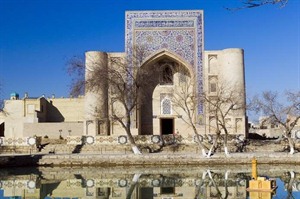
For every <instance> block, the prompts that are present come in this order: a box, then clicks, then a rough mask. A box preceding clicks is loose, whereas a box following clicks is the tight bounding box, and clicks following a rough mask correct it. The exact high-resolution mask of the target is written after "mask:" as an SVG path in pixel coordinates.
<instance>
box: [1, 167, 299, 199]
mask: <svg viewBox="0 0 300 199" xmlns="http://www.w3.org/2000/svg"><path fill="white" fill-rule="evenodd" d="M292 167H293V169H292V170H291V167H287V166H282V165H281V166H280V165H277V166H276V165H274V166H271V165H259V166H258V170H259V175H260V176H268V177H272V178H276V179H277V180H276V181H277V185H278V188H277V189H276V191H275V192H274V193H273V194H271V193H268V192H251V193H249V192H247V190H246V188H247V187H248V186H249V180H250V179H251V166H249V165H234V166H224V165H223V166H213V167H212V166H197V167H188V166H186V167H167V168H157V167H134V168H123V167H114V168H95V167H92V168H87V167H86V168H49V167H46V168H22V169H1V170H0V198H1V199H3V198H5V199H7V198H12V197H13V198H27V199H29V198H31V199H33V198H47V199H48V198H55V199H58V198H62V199H67V198H69V199H71V198H73V199H75V198H76V199H79V198H82V199H83V198H84V199H92V198H95V199H112V198H113V199H121V198H122V199H123V198H126V199H158V198H159V199H175V198H176V199H200V198H201V199H202V198H224V199H225V198H227V199H233V198H234V199H248V198H251V199H255V198H261V199H262V198H266V199H267V198H268V199H271V198H280V199H281V198H300V194H299V193H300V192H299V190H300V175H299V172H300V166H292Z"/></svg>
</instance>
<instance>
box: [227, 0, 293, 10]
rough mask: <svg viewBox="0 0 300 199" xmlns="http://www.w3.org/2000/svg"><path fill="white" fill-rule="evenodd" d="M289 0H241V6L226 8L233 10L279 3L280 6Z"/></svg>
mask: <svg viewBox="0 0 300 199" xmlns="http://www.w3.org/2000/svg"><path fill="white" fill-rule="evenodd" d="M288 1H289V0H241V3H242V6H240V7H236V8H226V9H227V10H231V11H235V10H240V9H245V8H256V7H260V6H264V5H270V4H273V5H279V7H280V8H282V7H284V6H286V4H287V3H288Z"/></svg>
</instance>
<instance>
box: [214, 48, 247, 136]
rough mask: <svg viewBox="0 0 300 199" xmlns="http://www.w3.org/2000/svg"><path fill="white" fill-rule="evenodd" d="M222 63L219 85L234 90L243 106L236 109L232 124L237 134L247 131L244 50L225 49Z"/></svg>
mask: <svg viewBox="0 0 300 199" xmlns="http://www.w3.org/2000/svg"><path fill="white" fill-rule="evenodd" d="M221 63H222V67H220V72H219V84H221V85H219V86H221V87H224V88H225V89H228V90H232V91H234V92H235V93H234V94H235V97H237V96H236V95H238V100H240V101H239V106H243V107H242V108H240V109H238V110H236V111H234V113H233V114H232V118H231V124H232V126H233V127H234V128H233V129H232V131H233V132H234V133H237V134H244V133H245V132H246V128H245V127H246V107H245V105H246V89H245V69H244V50H243V49H238V48H230V49H224V50H222V53H221Z"/></svg>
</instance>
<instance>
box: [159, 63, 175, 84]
mask: <svg viewBox="0 0 300 199" xmlns="http://www.w3.org/2000/svg"><path fill="white" fill-rule="evenodd" d="M161 83H162V84H173V70H172V68H171V66H169V65H166V66H164V68H163V71H162V79H161Z"/></svg>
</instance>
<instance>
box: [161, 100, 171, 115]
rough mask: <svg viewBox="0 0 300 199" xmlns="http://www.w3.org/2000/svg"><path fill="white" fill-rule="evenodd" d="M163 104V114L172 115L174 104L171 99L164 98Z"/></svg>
mask: <svg viewBox="0 0 300 199" xmlns="http://www.w3.org/2000/svg"><path fill="white" fill-rule="evenodd" d="M161 106H162V109H161V110H162V111H161V112H162V114H166V115H170V114H171V109H172V104H171V100H170V99H168V98H164V99H163V100H162V102H161Z"/></svg>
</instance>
